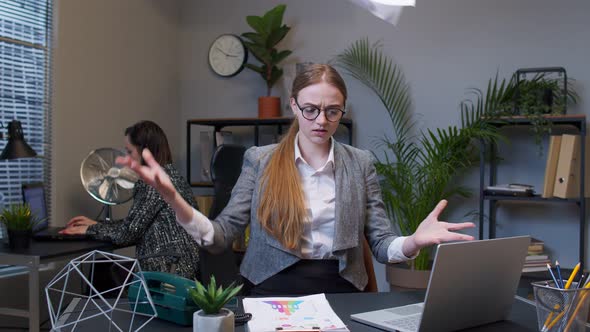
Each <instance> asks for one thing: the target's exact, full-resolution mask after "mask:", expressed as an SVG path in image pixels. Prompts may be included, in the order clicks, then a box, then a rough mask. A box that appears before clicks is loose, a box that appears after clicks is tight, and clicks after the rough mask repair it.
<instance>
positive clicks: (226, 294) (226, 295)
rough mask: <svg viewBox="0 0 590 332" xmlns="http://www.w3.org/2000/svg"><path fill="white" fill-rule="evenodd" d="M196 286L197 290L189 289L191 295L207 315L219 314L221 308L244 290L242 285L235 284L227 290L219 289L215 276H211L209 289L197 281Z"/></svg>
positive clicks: (221, 287) (220, 287)
mask: <svg viewBox="0 0 590 332" xmlns="http://www.w3.org/2000/svg"><path fill="white" fill-rule="evenodd" d="M195 285H196V287H195V288H191V289H189V293H190V295H191V298H192V299H193V301H194V302H195V304H196V305H198V306H199V308H201V309H202V310H203V312H205V314H207V315H216V314H219V312H220V311H221V308H223V306H224V305H225V304H226V303H227V302H228V301H229V300H231V299H232V298H233V297H234V296H236V295H237V294H238V293H239V292H240V290H241V289H242V285H239V286H235V283H233V282H232V283H231V284H230V285H229V286H228V287H227V288H226V289H223V286H219V288H218V287H217V284H216V283H215V277H214V276H211V280H210V281H209V286H207V288H205V286H203V284H201V283H200V282H199V281H198V280H196V281H195Z"/></svg>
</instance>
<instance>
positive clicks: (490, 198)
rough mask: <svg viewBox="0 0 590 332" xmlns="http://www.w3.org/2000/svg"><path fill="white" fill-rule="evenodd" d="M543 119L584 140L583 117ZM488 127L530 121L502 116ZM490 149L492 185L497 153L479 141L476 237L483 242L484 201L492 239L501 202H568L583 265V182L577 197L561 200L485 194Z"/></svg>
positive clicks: (584, 209) (584, 127) (491, 147)
mask: <svg viewBox="0 0 590 332" xmlns="http://www.w3.org/2000/svg"><path fill="white" fill-rule="evenodd" d="M545 118H546V119H547V120H548V121H549V122H551V123H552V125H556V126H572V127H574V128H575V129H577V130H578V134H579V135H580V136H581V137H582V138H584V137H586V116H585V115H561V116H554V115H548V116H545ZM488 123H489V124H491V125H493V126H496V127H498V128H501V127H506V126H530V125H531V121H530V120H529V119H527V118H526V117H524V116H513V117H502V118H500V119H494V120H490V121H488ZM580 141H581V142H580V143H581V144H580V146H581V149H580V157H581V158H580V179H584V178H585V174H584V171H585V167H584V166H585V161H586V160H585V159H586V158H585V151H586V146H585V145H586V140H585V139H581V140H580ZM488 148H489V150H488V151H489V156H490V158H489V174H488V182H487V183H488V185H490V186H492V185H495V184H496V180H497V171H498V167H497V166H498V165H497V162H496V158H495V157H496V155H497V153H498V147H497V146H496V145H495V144H486V142H485V141H483V140H482V141H481V149H480V164H479V166H480V167H479V170H480V171H479V238H480V239H484V211H485V202H486V201H487V202H488V209H487V212H488V222H489V224H488V238H490V239H493V238H495V237H496V209H497V203H498V202H501V201H514V202H515V203H522V202H523V201H524V202H551V203H569V204H572V203H574V204H576V205H578V207H579V224H580V225H579V226H580V227H579V261H580V263H581V265H582V268H583V266H584V256H585V255H584V250H585V243H586V241H585V233H586V198H585V197H584V192H585V191H584V182H585V181H583V180H582V181H580V196H579V197H577V198H570V199H561V198H556V197H552V198H543V197H540V196H538V195H535V196H530V197H515V196H497V195H486V194H485V193H484V189H485V187H486V182H485V177H486V158H485V156H486V149H488Z"/></svg>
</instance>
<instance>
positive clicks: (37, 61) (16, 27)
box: [0, 0, 53, 236]
mask: <svg viewBox="0 0 590 332" xmlns="http://www.w3.org/2000/svg"><path fill="white" fill-rule="evenodd" d="M52 3H53V1H52V0H1V1H0V121H1V122H2V124H3V126H4V127H6V125H7V124H8V122H10V121H11V120H19V121H20V122H21V123H22V127H23V131H24V135H25V140H26V141H27V142H28V143H29V145H30V146H31V147H32V148H33V149H34V150H35V151H36V152H37V154H38V155H39V156H41V157H39V158H27V159H14V160H0V205H1V206H2V207H3V206H6V205H7V204H12V203H16V202H21V201H22V198H21V185H22V184H23V183H30V182H44V183H45V186H46V187H49V185H50V184H51V182H50V178H49V176H50V174H51V172H50V166H51V159H50V157H51V149H50V145H49V143H50V142H51V139H50V138H51V132H50V130H51V126H50V124H51V104H50V101H51V100H50V99H51V98H50V96H51V65H50V64H51V41H52V6H53V4H52ZM0 131H1V132H2V133H3V135H4V137H5V138H4V139H3V140H0V148H1V149H4V146H5V145H6V128H2V129H0ZM48 192H50V191H48ZM48 199H50V197H48ZM48 206H51V205H50V204H49V202H48ZM48 212H49V213H50V211H48ZM0 236H1V235H0Z"/></svg>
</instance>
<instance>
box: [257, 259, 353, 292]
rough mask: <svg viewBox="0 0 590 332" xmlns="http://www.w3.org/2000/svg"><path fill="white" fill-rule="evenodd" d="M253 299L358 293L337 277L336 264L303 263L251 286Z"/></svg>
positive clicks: (327, 262) (316, 261)
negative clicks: (255, 297)
mask: <svg viewBox="0 0 590 332" xmlns="http://www.w3.org/2000/svg"><path fill="white" fill-rule="evenodd" d="M251 287H252V288H251V291H250V292H251V295H256V296H280V295H297V296H300V295H309V294H317V293H352V292H359V290H358V289H357V288H356V287H355V286H354V285H353V284H351V283H350V282H349V281H348V280H346V279H344V278H342V277H341V276H340V274H339V273H338V261H337V260H316V259H313V260H300V261H299V262H297V263H295V264H293V265H291V266H289V267H288V268H286V269H284V270H283V271H281V272H279V273H277V274H275V275H274V276H272V277H270V278H268V279H266V280H265V281H263V282H262V283H260V284H258V285H252V286H251Z"/></svg>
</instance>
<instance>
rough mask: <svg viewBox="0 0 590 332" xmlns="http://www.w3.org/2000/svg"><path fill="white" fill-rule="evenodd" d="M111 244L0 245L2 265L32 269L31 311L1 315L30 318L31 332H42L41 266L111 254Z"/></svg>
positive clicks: (4, 311)
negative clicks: (96, 252) (90, 254)
mask: <svg viewBox="0 0 590 332" xmlns="http://www.w3.org/2000/svg"><path fill="white" fill-rule="evenodd" d="M112 249H113V245H112V244H111V243H109V242H100V241H92V240H87V241H69V240H68V241H43V242H37V241H32V242H31V246H30V248H28V249H26V250H18V251H17V250H11V249H9V248H8V247H5V246H1V245H0V264H8V265H22V266H26V267H28V268H29V311H25V310H19V309H11V308H0V315H8V316H17V317H25V318H29V331H31V332H38V331H39V324H40V322H39V320H40V319H39V315H40V311H39V265H40V264H41V263H50V262H53V261H58V260H65V259H68V258H74V257H77V256H80V255H82V254H84V253H87V252H90V251H92V250H105V251H108V250H112Z"/></svg>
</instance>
